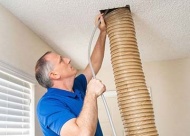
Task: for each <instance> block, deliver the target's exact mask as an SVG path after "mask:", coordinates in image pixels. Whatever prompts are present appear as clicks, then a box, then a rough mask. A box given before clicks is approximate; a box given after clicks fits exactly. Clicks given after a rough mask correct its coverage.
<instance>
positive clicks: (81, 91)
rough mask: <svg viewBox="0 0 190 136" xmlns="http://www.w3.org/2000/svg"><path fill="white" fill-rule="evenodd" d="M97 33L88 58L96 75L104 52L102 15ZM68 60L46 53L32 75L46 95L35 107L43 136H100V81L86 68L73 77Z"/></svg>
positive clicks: (102, 90) (104, 26)
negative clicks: (98, 102) (98, 103)
mask: <svg viewBox="0 0 190 136" xmlns="http://www.w3.org/2000/svg"><path fill="white" fill-rule="evenodd" d="M98 20H100V22H101V23H100V25H99V30H100V34H99V37H98V40H97V42H96V45H95V47H94V50H93V52H92V55H91V62H92V66H93V69H94V72H95V74H97V72H98V71H99V69H100V67H101V64H102V61H103V57H104V49H105V40H106V25H105V22H104V19H103V17H102V15H101V14H100V15H98V16H97V17H96V21H95V23H96V24H97V23H98ZM70 62H71V60H70V59H69V58H66V57H63V56H60V55H58V54H56V53H53V52H47V53H45V54H44V55H43V56H42V57H41V58H40V59H39V60H38V61H37V64H36V67H35V72H36V73H35V76H36V79H37V81H38V83H39V84H40V85H42V86H43V87H45V88H47V92H46V93H45V94H44V96H43V97H42V98H41V99H40V101H39V103H38V106H37V116H38V120H39V123H40V126H41V128H42V131H43V134H44V135H45V136H58V135H61V136H94V135H95V136H102V135H103V134H102V130H101V127H100V124H99V122H98V108H97V98H98V96H100V95H101V94H102V93H103V92H105V90H106V89H105V86H104V84H102V83H101V82H100V81H99V80H96V79H92V72H91V70H90V67H89V65H87V66H86V68H85V69H84V71H83V72H82V74H80V75H79V76H77V77H76V74H77V70H76V69H75V68H73V67H72V66H71V64H70Z"/></svg>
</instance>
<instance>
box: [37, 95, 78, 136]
mask: <svg viewBox="0 0 190 136" xmlns="http://www.w3.org/2000/svg"><path fill="white" fill-rule="evenodd" d="M37 114H38V118H39V119H40V122H41V123H43V125H44V126H45V127H46V128H48V129H51V130H52V131H54V132H55V133H56V134H58V135H59V134H60V131H61V128H62V126H63V125H64V124H65V123H66V122H67V121H68V120H70V119H72V118H76V116H75V115H74V114H73V113H72V112H71V111H70V110H69V108H68V107H67V106H66V104H64V103H62V102H60V101H59V100H56V99H48V100H47V99H46V100H41V102H40V103H39V104H38V107H37Z"/></svg>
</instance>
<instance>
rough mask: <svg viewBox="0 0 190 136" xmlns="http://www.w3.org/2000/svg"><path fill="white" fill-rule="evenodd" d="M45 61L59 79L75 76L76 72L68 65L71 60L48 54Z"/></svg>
mask: <svg viewBox="0 0 190 136" xmlns="http://www.w3.org/2000/svg"><path fill="white" fill-rule="evenodd" d="M46 59H47V60H48V61H50V62H51V63H52V64H53V67H54V69H53V72H55V73H56V74H59V75H60V76H61V78H68V77H71V76H75V75H76V73H77V70H76V69H75V68H74V67H72V65H71V64H70V62H71V60H70V59H69V58H66V57H63V56H60V55H58V54H56V53H50V54H49V55H47V57H46Z"/></svg>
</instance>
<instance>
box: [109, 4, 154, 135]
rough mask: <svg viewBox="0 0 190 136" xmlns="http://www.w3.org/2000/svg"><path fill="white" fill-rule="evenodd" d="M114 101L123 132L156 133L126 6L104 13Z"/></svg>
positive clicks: (130, 17) (132, 25)
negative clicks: (114, 87)
mask: <svg viewBox="0 0 190 136" xmlns="http://www.w3.org/2000/svg"><path fill="white" fill-rule="evenodd" d="M105 22H106V24H107V33H108V37H109V39H110V51H111V61H112V68H113V71H114V78H115V84H116V88H117V99H118V105H119V109H120V113H121V117H122V121H123V125H124V129H125V132H126V135H127V136H158V132H157V130H156V126H155V121H154V112H153V106H152V103H151V99H150V95H149V92H148V89H147V86H146V83H145V77H144V73H143V70H142V65H141V59H140V55H139V51H138V47H137V42H136V38H135V28H134V24H133V19H132V16H131V12H130V10H129V9H128V8H126V7H124V8H118V9H116V10H113V11H111V12H110V13H108V14H107V15H106V16H105Z"/></svg>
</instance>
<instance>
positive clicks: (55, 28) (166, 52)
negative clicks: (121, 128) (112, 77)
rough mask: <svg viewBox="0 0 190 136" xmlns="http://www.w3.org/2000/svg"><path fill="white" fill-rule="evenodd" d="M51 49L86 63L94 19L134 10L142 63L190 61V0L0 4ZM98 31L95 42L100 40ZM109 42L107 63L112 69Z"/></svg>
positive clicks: (17, 0)
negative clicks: (109, 11)
mask: <svg viewBox="0 0 190 136" xmlns="http://www.w3.org/2000/svg"><path fill="white" fill-rule="evenodd" d="M0 3H1V4H2V5H3V6H4V7H5V8H7V9H8V10H10V11H11V12H12V13H13V14H14V15H15V16H16V17H17V18H19V19H20V20H21V21H22V22H23V23H24V24H26V25H27V26H28V27H29V28H30V29H32V30H33V31H34V32H35V33H36V34H38V35H39V36H40V37H41V38H42V39H43V40H44V41H46V42H47V43H48V44H49V45H50V46H51V47H52V48H53V49H55V50H56V51H58V52H59V53H61V54H63V55H66V56H69V57H70V58H71V59H73V62H74V64H75V66H77V67H78V68H82V67H83V66H85V65H86V64H87V61H88V59H87V51H88V43H89V40H90V37H91V33H92V31H93V29H94V18H95V16H96V15H97V14H98V13H99V10H101V9H108V8H116V7H123V6H125V5H130V8H131V11H132V16H133V19H134V24H135V29H136V38H137V42H138V46H139V51H140V54H141V59H142V61H159V60H171V59H178V58H185V57H188V56H190V26H189V24H190V15H189V14H190V1H189V0H154V1H153V0H141V1H140V0H105V1H104V0H77V1H76V0H69V1H65V0H0ZM98 33H99V32H98V31H97V32H96V35H95V38H94V40H96V37H97V34H98ZM108 43H109V40H107V45H106V46H107V48H106V54H105V55H106V56H105V60H104V63H105V65H110V56H109V44H108Z"/></svg>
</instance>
